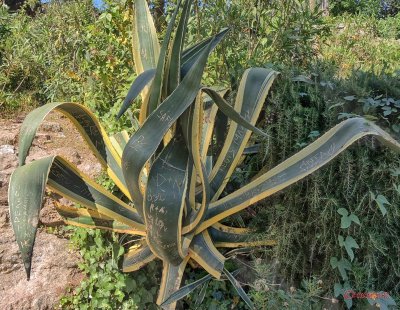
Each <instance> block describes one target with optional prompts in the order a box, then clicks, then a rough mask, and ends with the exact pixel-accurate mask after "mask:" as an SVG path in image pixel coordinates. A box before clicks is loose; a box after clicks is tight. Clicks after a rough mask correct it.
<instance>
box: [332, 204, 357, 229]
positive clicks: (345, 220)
mask: <svg viewBox="0 0 400 310" xmlns="http://www.w3.org/2000/svg"><path fill="white" fill-rule="evenodd" d="M337 212H338V213H339V214H340V215H342V218H341V220H340V228H343V229H345V228H349V227H350V225H351V222H354V223H356V224H358V225H361V224H360V219H359V218H358V216H357V215H355V214H354V213H352V214H350V215H348V214H349V211H347V210H346V209H345V208H339V209H338V210H337Z"/></svg>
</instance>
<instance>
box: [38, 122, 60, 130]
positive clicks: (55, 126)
mask: <svg viewBox="0 0 400 310" xmlns="http://www.w3.org/2000/svg"><path fill="white" fill-rule="evenodd" d="M40 129H41V130H43V131H47V132H62V131H63V130H62V128H61V125H60V124H59V123H56V122H44V123H43V124H42V125H41V126H40Z"/></svg>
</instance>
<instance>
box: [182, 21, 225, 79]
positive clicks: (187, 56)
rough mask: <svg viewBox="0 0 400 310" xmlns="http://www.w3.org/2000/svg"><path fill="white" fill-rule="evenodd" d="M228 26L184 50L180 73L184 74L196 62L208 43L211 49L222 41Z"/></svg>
mask: <svg viewBox="0 0 400 310" xmlns="http://www.w3.org/2000/svg"><path fill="white" fill-rule="evenodd" d="M228 31H229V28H225V29H222V30H221V31H220V32H219V33H217V34H216V35H215V36H211V37H209V38H207V39H205V40H204V41H202V42H200V43H197V44H195V45H194V46H192V47H190V48H188V49H187V50H185V51H184V52H183V54H182V65H181V75H182V77H184V76H186V74H187V73H188V72H189V70H190V69H191V68H192V66H193V65H194V64H195V63H196V62H197V60H198V58H199V57H200V55H201V53H202V52H203V51H204V49H206V48H208V46H209V45H210V51H213V50H214V49H215V48H216V47H217V45H218V44H219V43H220V42H221V41H222V39H223V38H224V37H225V36H226V34H227V33H228Z"/></svg>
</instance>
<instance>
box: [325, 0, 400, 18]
mask: <svg viewBox="0 0 400 310" xmlns="http://www.w3.org/2000/svg"><path fill="white" fill-rule="evenodd" d="M329 5H330V12H331V13H332V14H333V15H341V14H343V13H350V14H360V15H366V16H376V17H388V16H394V15H396V14H397V13H399V11H400V4H399V2H398V1H397V0H332V1H329Z"/></svg>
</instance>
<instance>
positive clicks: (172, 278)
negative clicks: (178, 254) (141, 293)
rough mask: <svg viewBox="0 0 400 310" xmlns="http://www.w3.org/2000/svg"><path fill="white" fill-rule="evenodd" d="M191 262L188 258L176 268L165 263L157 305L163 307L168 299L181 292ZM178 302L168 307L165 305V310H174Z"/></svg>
mask: <svg viewBox="0 0 400 310" xmlns="http://www.w3.org/2000/svg"><path fill="white" fill-rule="evenodd" d="M188 261H189V256H187V257H186V258H185V259H184V260H183V261H182V263H181V264H180V265H178V266H174V265H172V264H169V263H167V262H163V272H162V279H161V285H160V291H159V292H158V298H157V305H161V304H162V303H163V302H164V301H165V300H167V299H168V297H169V296H171V294H173V293H174V292H176V291H177V290H179V287H180V286H181V281H182V277H183V273H184V271H185V267H186V265H187V263H188ZM175 307H176V302H172V303H170V304H168V305H164V306H163V309H164V310H174V309H175Z"/></svg>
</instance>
